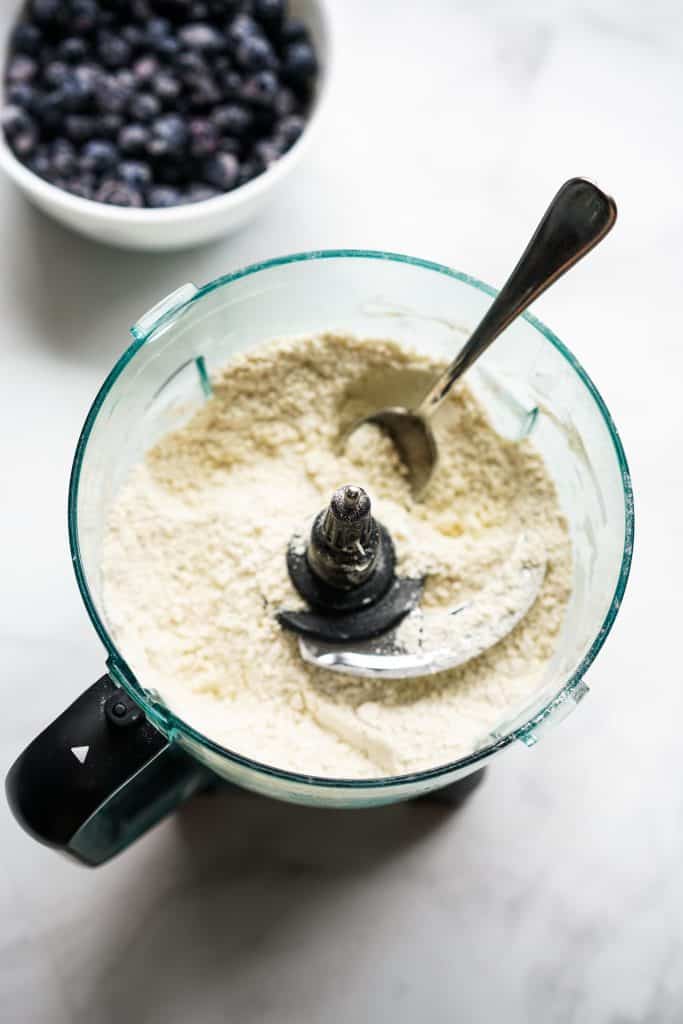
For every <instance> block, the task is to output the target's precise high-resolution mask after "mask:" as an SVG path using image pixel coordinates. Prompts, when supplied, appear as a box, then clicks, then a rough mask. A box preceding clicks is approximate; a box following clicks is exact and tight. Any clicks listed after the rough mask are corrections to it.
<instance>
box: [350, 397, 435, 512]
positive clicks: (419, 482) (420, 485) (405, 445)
mask: <svg viewBox="0 0 683 1024" xmlns="http://www.w3.org/2000/svg"><path fill="white" fill-rule="evenodd" d="M363 423H374V424H375V425H376V426H378V427H380V429H381V430H383V431H384V433H385V434H387V435H388V436H389V437H390V438H391V440H392V442H393V444H394V447H395V448H396V451H397V452H398V454H399V456H400V458H401V461H402V462H403V464H404V465H405V466H407V467H408V468H409V470H410V484H411V489H412V492H413V494H414V496H415V497H416V498H417V497H420V495H421V494H422V492H423V491H424V489H425V487H426V486H427V484H428V483H429V480H430V478H431V476H432V473H433V472H434V469H435V467H436V463H437V461H438V457H439V450H438V447H437V444H436V438H435V437H434V434H433V432H432V428H431V427H430V425H429V423H428V421H427V419H426V418H425V417H424V416H422V415H421V414H420V413H419V412H418V411H415V410H412V409H405V408H403V407H402V406H400V405H394V406H390V407H388V408H386V409H378V410H377V412H373V413H371V414H370V415H369V416H365V417H364V418H363V419H361V420H358V421H357V422H356V423H354V424H353V426H352V427H351V429H350V431H349V434H351V433H353V432H354V431H355V430H356V429H357V428H358V427H360V426H361V425H362V424H363Z"/></svg>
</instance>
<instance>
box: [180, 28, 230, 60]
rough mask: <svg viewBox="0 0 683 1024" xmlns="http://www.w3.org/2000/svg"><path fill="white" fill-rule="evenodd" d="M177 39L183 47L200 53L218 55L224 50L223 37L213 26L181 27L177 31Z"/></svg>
mask: <svg viewBox="0 0 683 1024" xmlns="http://www.w3.org/2000/svg"><path fill="white" fill-rule="evenodd" d="M178 39H179V40H180V43H181V44H182V45H183V46H187V47H189V49H191V50H199V51H200V52H202V53H220V51H221V50H224V49H225V36H223V35H222V34H221V33H220V32H219V31H218V29H216V28H214V27H213V25H204V24H202V23H201V22H200V23H199V24H197V25H183V27H182V28H181V29H180V30H179V31H178Z"/></svg>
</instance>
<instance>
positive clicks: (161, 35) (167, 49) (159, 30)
mask: <svg viewBox="0 0 683 1024" xmlns="http://www.w3.org/2000/svg"><path fill="white" fill-rule="evenodd" d="M147 44H148V46H149V47H150V49H152V50H154V51H155V52H156V53H159V54H162V55H163V56H165V57H173V56H174V54H176V53H177V52H178V50H179V49H180V44H179V42H178V40H177V39H176V37H175V36H174V34H173V26H172V25H171V23H170V21H168V20H167V19H166V18H150V19H149V20H148V22H147Z"/></svg>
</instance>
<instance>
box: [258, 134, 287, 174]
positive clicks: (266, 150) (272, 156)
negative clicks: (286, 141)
mask: <svg viewBox="0 0 683 1024" xmlns="http://www.w3.org/2000/svg"><path fill="white" fill-rule="evenodd" d="M283 153H284V149H283V146H282V142H281V141H280V140H279V139H277V138H272V139H261V141H260V142H257V143H256V145H255V146H254V150H253V156H254V158H255V159H256V161H257V162H258V163H260V164H262V165H263V166H264V167H270V165H271V164H274V163H275V161H276V160H279V159H280V157H281V156H282V154H283Z"/></svg>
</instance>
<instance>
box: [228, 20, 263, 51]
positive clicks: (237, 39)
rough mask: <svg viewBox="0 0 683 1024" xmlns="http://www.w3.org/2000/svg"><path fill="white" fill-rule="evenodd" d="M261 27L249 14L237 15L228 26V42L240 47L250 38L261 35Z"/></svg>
mask: <svg viewBox="0 0 683 1024" xmlns="http://www.w3.org/2000/svg"><path fill="white" fill-rule="evenodd" d="M259 32H260V30H259V26H258V25H257V23H256V22H255V21H254V19H253V18H252V17H250V16H249V15H248V14H237V15H236V16H235V17H234V18H233V19H232V21H231V22H230V24H229V25H228V40H229V42H231V43H232V45H233V46H239V44H240V43H241V42H242V40H243V39H246V38H247V37H248V36H253V35H259Z"/></svg>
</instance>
